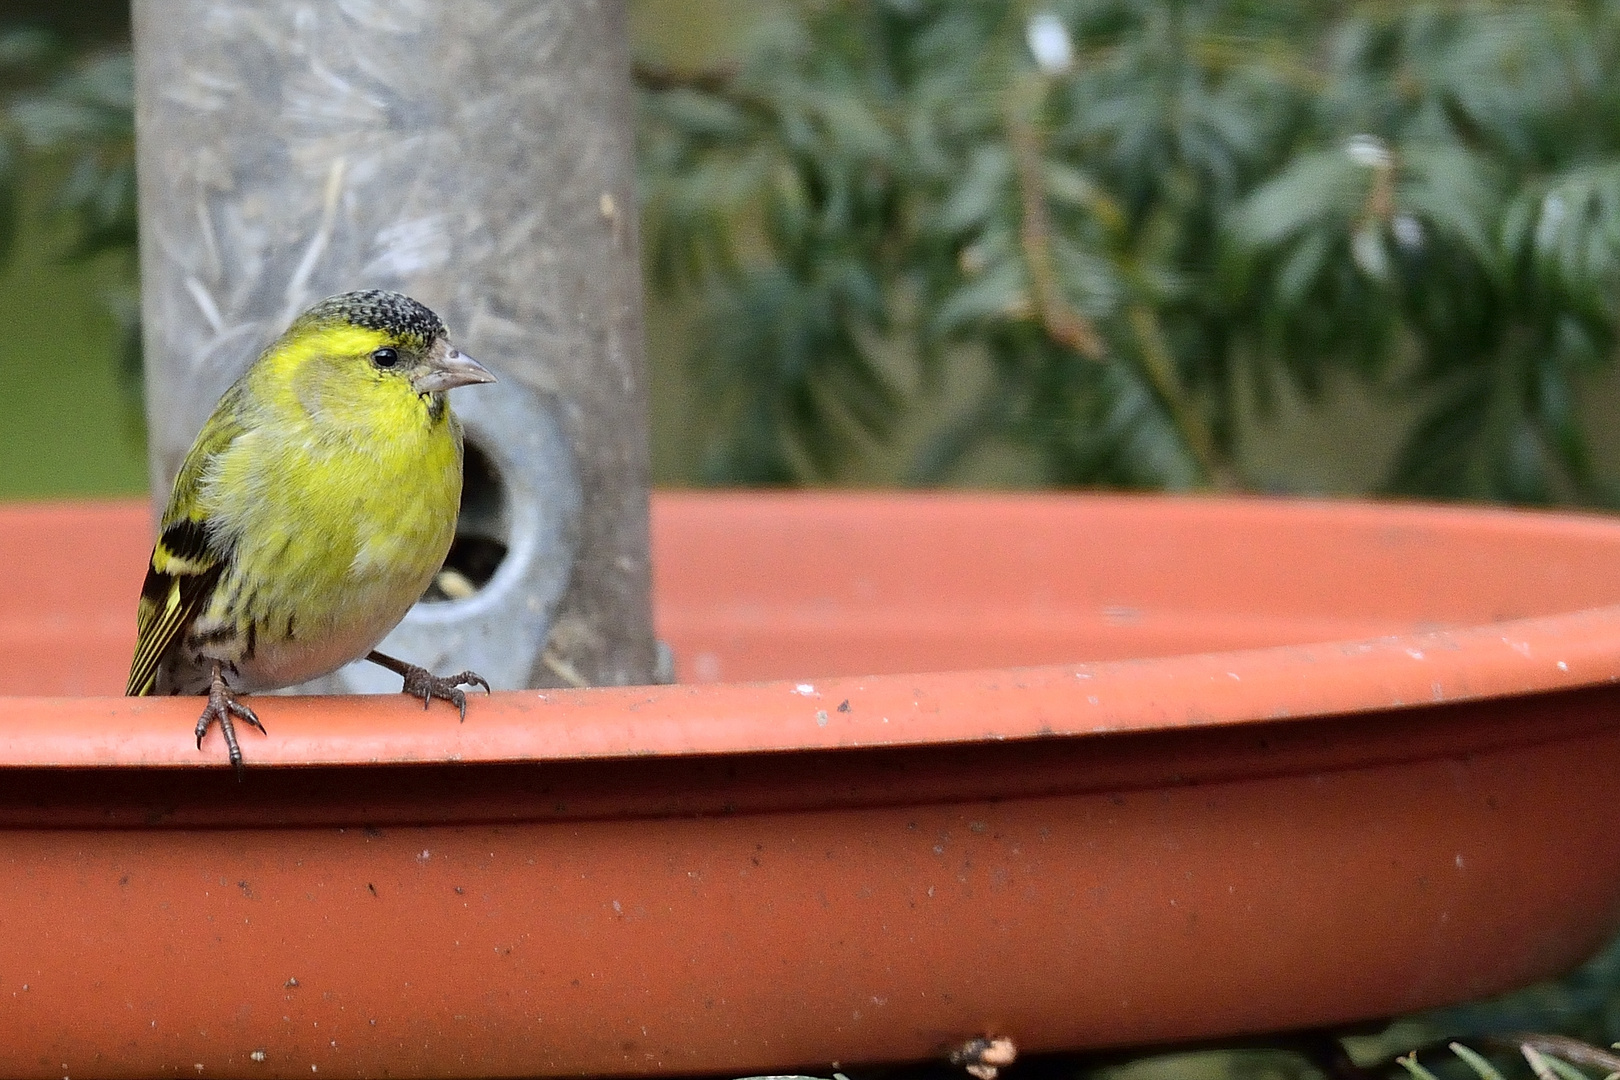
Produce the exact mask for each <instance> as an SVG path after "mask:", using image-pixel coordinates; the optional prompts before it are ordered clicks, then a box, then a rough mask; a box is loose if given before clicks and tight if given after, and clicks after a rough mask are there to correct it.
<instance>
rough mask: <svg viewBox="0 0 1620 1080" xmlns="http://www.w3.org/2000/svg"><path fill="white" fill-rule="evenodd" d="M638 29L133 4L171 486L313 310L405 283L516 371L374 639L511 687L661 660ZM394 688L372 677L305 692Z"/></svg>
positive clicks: (615, 673) (363, 673)
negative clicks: (651, 520) (650, 486)
mask: <svg viewBox="0 0 1620 1080" xmlns="http://www.w3.org/2000/svg"><path fill="white" fill-rule="evenodd" d="M625 20H626V15H625V10H624V4H623V2H622V0H465V2H459V0H458V2H457V3H454V4H425V3H372V2H369V0H368V2H356V3H343V4H307V3H300V2H295V0H136V3H135V5H134V28H135V63H136V131H137V152H138V162H137V164H138V173H139V181H140V213H141V276H142V292H143V309H142V314H143V325H144V331H145V335H146V343H145V344H146V347H145V356H146V370H147V402H148V416H149V421H150V423H149V429H150V433H151V455H152V481H153V497H154V499H155V500H156V501H157V503H158V505H159V506H161V505H162V502H163V499H164V497H165V496H166V495H167V493H168V490H169V485H170V483H171V482H172V480H173V477H174V474H175V472H176V471H177V470H178V468H179V465H180V461H181V459H182V457H183V455H184V453H185V451H186V449H187V448H188V447H189V446H190V445H191V441H192V439H193V437H194V436H195V435H196V433H197V430H198V428H199V427H200V426H201V424H202V422H203V419H204V418H205V417H206V416H207V414H208V412H209V411H210V409H211V408H212V407H213V404H214V402H215V401H216V400H217V399H218V397H219V395H220V393H221V392H222V391H223V390H224V389H225V388H226V387H227V386H228V385H229V384H230V382H231V381H232V380H233V379H235V378H236V376H237V375H238V374H240V373H241V372H242V371H243V370H244V369H245V368H246V366H247V365H248V364H249V363H250V362H251V361H252V359H253V358H254V356H256V355H257V354H258V352H259V351H260V350H261V349H262V348H263V347H264V346H265V345H266V344H268V343H269V342H270V340H271V339H273V338H274V337H275V335H276V334H278V333H279V332H280V331H281V330H282V329H283V328H284V327H285V326H286V324H287V323H288V322H289V321H290V320H291V319H292V317H293V316H294V315H296V314H297V313H298V312H299V311H300V310H302V309H303V308H304V307H305V306H307V305H308V304H309V303H310V302H312V301H314V300H316V299H319V298H320V297H322V296H326V295H330V294H333V293H338V292H344V291H347V290H350V289H355V288H385V289H395V290H398V291H401V292H404V293H407V294H409V295H411V296H414V297H415V298H416V299H418V300H421V301H422V302H423V303H425V304H427V305H428V306H429V307H431V308H433V309H434V310H435V311H436V312H437V313H438V314H439V315H440V316H441V317H443V319H444V320H445V323H446V325H447V326H448V327H449V329H450V332H451V336H452V338H453V339H454V340H455V342H456V343H457V344H458V345H459V346H461V347H462V348H463V349H465V350H466V351H467V352H468V353H470V354H471V355H473V356H475V357H477V358H478V359H479V360H481V361H482V362H484V363H485V364H486V365H487V366H488V367H490V368H491V369H493V370H494V371H495V372H496V373H497V374H498V376H499V377H500V379H501V382H500V383H499V384H498V385H497V386H495V387H490V388H488V390H489V392H488V393H487V394H483V395H473V394H457V395H456V396H455V400H454V402H453V407H454V408H455V410H456V412H457V414H458V415H460V416H461V417H462V418H463V422H464V424H465V425H466V428H467V436H468V441H469V444H470V446H471V447H472V448H473V452H472V454H471V455H470V464H471V465H472V467H473V472H472V474H471V476H470V480H469V484H468V491H467V495H468V497H469V501H468V503H467V507H466V508H467V511H468V512H467V513H466V514H465V515H464V517H463V521H462V524H461V528H460V531H459V533H458V543H457V545H456V547H455V548H454V549H452V553H451V556H450V558H449V560H448V569H449V570H450V571H451V573H450V574H449V575H446V576H444V585H445V587H444V588H443V589H441V590H438V591H437V592H436V594H435V595H434V596H433V599H434V600H435V601H437V602H435V603H428V604H422V605H418V607H417V608H416V610H414V611H413V612H412V613H411V614H410V615H409V616H407V618H406V620H405V622H404V623H403V624H402V625H401V626H400V628H399V629H398V630H397V631H396V632H395V633H394V634H393V635H392V636H390V638H389V639H388V640H387V641H386V642H385V643H384V646H383V647H384V649H386V650H389V651H392V652H395V653H397V654H400V655H404V656H408V657H409V658H411V659H412V660H415V661H416V662H418V663H421V664H424V665H429V666H435V665H436V666H449V667H452V668H453V669H454V670H460V669H461V668H465V667H470V668H473V669H475V670H478V671H480V672H481V673H483V674H484V675H485V676H486V677H488V678H489V679H491V681H492V682H493V683H494V684H495V685H496V686H498V687H508V688H515V687H522V686H533V685H547V684H550V683H553V682H555V681H557V680H558V678H559V676H558V674H557V673H558V672H563V673H566V674H567V675H568V676H569V677H572V678H574V679H576V680H579V681H585V682H590V683H592V684H623V683H637V682H649V681H651V680H652V678H653V674H654V646H653V638H652V632H651V625H650V618H651V616H650V609H649V606H648V599H647V589H648V584H647V573H648V571H647V552H646V544H647V538H646V489H647V461H646V453H647V451H646V405H645V387H644V380H643V375H642V360H641V310H640V267H639V264H638V256H637V243H636V229H635V218H634V214H633V213H632V212H631V207H632V206H633V205H634V203H633V196H632V182H631V181H632V170H633V159H632V147H631V139H632V129H633V124H632V115H633V114H632V102H631V89H630V81H629V57H628V39H627V31H626V25H625ZM543 656H544V657H546V658H547V661H548V662H547V663H542V657H543ZM390 680H392V682H391V681H390ZM392 683H397V678H393V677H390V676H387V673H385V672H382V671H381V670H380V669H372V668H371V667H370V666H368V665H365V664H356V665H351V666H350V667H348V668H345V669H343V670H342V671H340V672H338V673H336V674H335V675H333V676H331V677H329V678H327V679H324V680H320V681H319V682H318V683H315V684H311V685H309V686H306V687H305V688H304V689H306V690H324V691H365V690H381V689H383V688H384V687H385V686H388V687H389V688H395V687H393V686H392Z"/></svg>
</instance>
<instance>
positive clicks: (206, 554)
mask: <svg viewBox="0 0 1620 1080" xmlns="http://www.w3.org/2000/svg"><path fill="white" fill-rule="evenodd" d="M236 396H237V389H236V387H232V388H231V389H230V390H229V391H227V392H226V394H225V396H224V397H223V398H221V399H220V403H219V405H218V406H216V407H215V409H214V415H213V416H211V417H209V418H208V422H207V423H206V424H204V425H203V429H202V432H201V433H200V434H199V435H198V436H197V441H196V442H195V443H193V444H192V447H191V452H190V453H188V454H187V455H186V460H185V463H184V464H183V465H181V467H180V474H179V475H178V476H177V477H175V481H174V493H173V494H172V495H170V496H169V506H168V509H167V510H165V511H164V514H163V532H162V534H161V535H160V536H159V537H158V541H157V543H156V544H155V545H153V547H152V560H151V562H150V563H149V564H148V566H147V569H146V582H145V583H144V584H143V585H142V586H141V600H140V606H139V608H138V609H137V611H136V626H137V628H138V630H137V636H136V639H135V658H134V659H133V660H132V661H131V662H130V665H129V682H128V684H127V685H126V686H125V687H124V693H125V694H126V695H129V696H131V697H139V696H144V695H146V694H150V693H152V692H153V691H154V690H155V689H156V687H157V676H158V668H159V666H160V664H161V663H162V661H163V657H164V656H165V654H167V653H168V651H169V649H170V648H171V647H172V646H173V645H174V644H175V642H177V641H178V640H179V639H180V637H181V635H183V634H184V633H185V632H186V628H187V627H188V626H190V625H191V622H192V620H193V619H195V618H196V617H197V615H198V613H200V612H201V611H202V610H203V609H204V608H205V607H206V606H207V605H208V600H209V597H211V596H212V595H213V592H214V586H215V585H216V584H218V583H219V579H220V575H222V574H223V573H224V572H225V568H226V566H227V565H228V564H229V562H230V552H229V551H228V550H220V549H219V548H218V547H217V546H216V544H215V543H214V542H213V541H212V540H211V539H210V537H209V535H208V525H207V523H206V522H205V521H204V520H203V514H202V509H201V507H199V506H198V489H199V488H200V486H201V484H202V476H203V472H204V470H205V469H206V468H207V467H208V464H209V463H210V462H211V461H213V459H214V458H215V457H216V456H217V455H219V454H220V453H223V452H224V451H225V449H226V448H227V447H229V446H230V444H231V443H232V442H233V441H234V440H235V439H236V437H237V436H238V435H240V434H241V433H242V429H241V426H240V424H239V423H238V422H237V421H236V419H235V413H236V407H235V405H236V402H235V399H236Z"/></svg>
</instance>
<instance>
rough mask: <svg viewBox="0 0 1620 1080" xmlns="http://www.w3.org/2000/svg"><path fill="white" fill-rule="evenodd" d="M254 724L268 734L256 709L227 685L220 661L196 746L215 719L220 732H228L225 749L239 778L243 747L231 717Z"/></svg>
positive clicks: (198, 722) (224, 733)
mask: <svg viewBox="0 0 1620 1080" xmlns="http://www.w3.org/2000/svg"><path fill="white" fill-rule="evenodd" d="M233 716H234V717H235V718H236V719H238V720H242V721H245V722H247V723H249V724H252V725H253V726H254V727H256V728H258V729H259V734H261V735H266V734H269V733H268V732H266V731H265V730H264V725H263V724H261V723H259V718H258V717H257V716H255V715H254V713H253V710H252V709H250V708H248V707H247V706H246V705H244V704H242V703H241V702H240V701H238V700H236V694H235V693H234V692H232V690H231V688H230V687H229V686H226V685H225V677H224V676H223V675H222V674H220V670H219V665H217V664H216V665H215V666H214V680H213V682H211V683H210V684H209V686H208V705H207V707H206V708H204V709H203V711H202V715H201V716H200V717H198V718H197V749H198V750H201V749H202V741H203V736H204V735H207V734H208V728H209V727H210V726H211V725H213V724H214V723H215V722H216V721H217V722H218V724H219V732H220V734H221V735H223V736H225V749H226V751H227V752H228V753H229V754H230V758H231V767H232V768H234V769H235V770H236V778H237V779H238V780H240V779H241V778H242V748H241V747H240V746H239V745H237V742H236V725H235V724H234V723H233V722H232V720H231V718H232V717H233Z"/></svg>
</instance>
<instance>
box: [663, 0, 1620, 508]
mask: <svg viewBox="0 0 1620 1080" xmlns="http://www.w3.org/2000/svg"><path fill="white" fill-rule="evenodd" d="M1032 28H1041V29H1039V30H1037V29H1032ZM1040 33H1043V34H1044V35H1045V38H1046V40H1047V41H1048V42H1049V43H1051V44H1050V45H1049V47H1050V48H1054V49H1056V50H1057V53H1058V54H1060V55H1058V56H1057V58H1056V59H1053V60H1051V61H1050V62H1048V64H1047V65H1046V66H1045V67H1043V66H1042V65H1041V64H1039V63H1037V62H1036V60H1035V57H1034V55H1033V54H1032V51H1031V42H1032V40H1033V39H1032V35H1036V34H1040ZM1617 76H1620V8H1616V7H1615V6H1614V5H1609V4H1602V3H1590V4H1562V5H1560V4H1535V5H1529V4H1422V5H1398V4H1388V3H1382V2H1366V3H1344V4H1335V5H1299V6H1295V5H1280V4H1272V3H1237V2H1229V3H1220V2H1208V3H1167V2H1152V0H1071V2H1061V3H1059V2H1054V3H1051V4H1047V5H1041V6H1033V5H1029V4H973V3H959V2H946V0H889V2H882V0H873V2H867V3H842V4H838V3H827V4H816V5H806V6H804V7H802V8H798V9H792V10H791V12H790V13H788V14H783V15H781V16H780V17H778V18H777V19H774V20H771V21H769V22H768V23H767V24H766V25H764V26H762V27H760V29H759V32H758V33H757V34H756V35H755V37H754V38H753V39H752V40H751V42H750V44H748V45H747V46H746V47H745V48H743V49H742V50H741V51H740V53H739V55H738V58H737V60H736V61H735V62H734V63H733V64H730V65H727V66H722V67H719V68H713V69H698V70H667V69H655V70H644V71H643V72H642V79H641V82H642V84H643V86H644V87H645V88H646V89H645V91H644V96H643V103H644V108H643V117H644V121H643V132H642V143H641V145H642V157H643V181H642V183H643V203H644V220H645V234H644V242H645V245H646V248H647V252H648V262H649V268H650V270H651V281H652V283H653V286H654V287H655V288H656V289H658V290H662V291H665V292H668V293H673V294H676V295H680V296H684V297H685V298H686V299H687V301H688V303H689V304H690V306H691V310H692V311H693V313H694V314H693V320H694V322H693V325H694V327H695V332H696V335H697V343H696V347H695V348H694V350H693V372H694V377H695V378H696V379H697V381H698V385H699V386H700V387H701V388H702V390H701V393H702V398H703V400H704V401H705V403H706V405H707V406H708V407H707V408H706V410H705V413H704V415H703V416H702V417H701V418H700V420H701V426H702V430H703V435H702V441H701V463H700V465H699V468H698V475H699V476H701V477H702V478H703V479H705V480H708V481H711V482H723V483H724V482H755V483H758V482H765V483H794V482H806V481H815V480H823V479H828V478H834V479H836V478H838V477H840V476H841V475H845V474H846V473H847V472H848V471H849V469H850V463H851V461H852V460H854V459H856V458H858V457H860V456H861V455H863V454H870V453H871V452H872V448H873V447H874V446H881V445H883V443H884V441H885V440H887V439H890V438H891V437H892V436H893V435H894V433H895V432H896V430H898V429H899V428H901V427H902V426H904V425H905V424H906V423H907V422H908V421H914V420H915V417H914V416H913V415H912V414H914V413H916V412H917V411H919V410H921V411H927V410H929V409H934V410H935V411H936V412H937V411H938V405H939V398H938V396H937V393H934V392H937V390H938V388H939V387H940V385H941V383H942V382H943V381H945V380H946V379H947V378H948V375H949V372H950V370H951V368H952V366H953V364H954V365H961V364H963V363H964V362H977V363H979V364H982V365H985V366H987V367H988V369H989V377H988V378H985V379H983V380H981V382H980V384H979V385H978V386H977V387H976V388H975V389H974V391H973V392H972V393H970V394H968V395H966V396H965V398H963V399H961V400H958V401H956V402H954V403H951V407H950V409H949V412H948V415H944V416H936V417H935V418H934V419H933V422H932V423H930V424H928V425H927V426H928V427H929V431H928V435H927V438H925V439H923V440H921V441H920V443H918V444H917V445H916V446H914V447H913V448H911V450H910V453H909V455H908V460H907V461H906V462H905V463H904V468H903V470H902V475H903V476H904V477H905V478H907V479H910V480H913V481H916V482H923V483H936V482H949V481H951V480H952V479H953V478H956V477H958V475H959V471H960V470H961V469H962V467H963V464H964V462H965V461H967V460H968V459H969V458H970V457H971V456H972V455H973V454H974V453H975V452H978V451H980V450H981V449H982V448H984V447H986V446H990V445H999V446H1001V447H1005V448H1012V449H1013V450H1015V451H1016V452H1017V453H1018V454H1019V455H1020V460H1021V461H1022V462H1023V463H1024V465H1023V470H1024V474H1025V477H1026V479H1028V480H1033V481H1034V482H1038V483H1044V484H1110V485H1120V486H1132V487H1167V488H1190V487H1203V486H1215V487H1228V488H1230V487H1255V486H1265V478H1264V477H1255V476H1251V475H1246V472H1245V457H1244V454H1243V452H1242V446H1243V442H1244V440H1245V438H1246V437H1248V431H1247V430H1246V429H1247V428H1256V427H1262V426H1264V423H1265V422H1266V420H1267V419H1268V417H1270V416H1271V415H1272V414H1273V413H1274V412H1275V410H1276V409H1277V408H1278V407H1279V400H1280V399H1283V398H1285V397H1286V398H1288V399H1289V400H1294V401H1300V402H1303V403H1304V404H1305V406H1306V407H1307V408H1309V406H1311V405H1312V404H1313V403H1316V402H1319V401H1320V400H1321V399H1322V397H1323V395H1324V393H1325V392H1326V391H1328V390H1330V389H1332V388H1334V387H1336V386H1341V385H1344V384H1345V383H1346V381H1348V382H1350V383H1353V384H1354V385H1355V386H1357V387H1358V388H1359V389H1360V391H1361V392H1364V393H1365V392H1373V393H1374V394H1375V395H1382V396H1384V397H1385V398H1387V399H1390V400H1394V399H1399V400H1400V401H1401V402H1402V405H1401V406H1397V407H1395V408H1392V409H1390V410H1386V413H1387V419H1388V421H1389V422H1391V423H1395V424H1397V425H1398V426H1399V428H1400V430H1399V431H1398V432H1397V436H1398V440H1397V441H1398V444H1399V445H1398V451H1397V452H1396V453H1395V454H1394V455H1393V460H1392V461H1391V462H1390V464H1389V466H1388V468H1387V469H1386V470H1385V472H1384V474H1383V475H1382V476H1381V477H1379V478H1378V479H1377V481H1376V484H1375V485H1373V486H1374V487H1375V488H1376V489H1377V490H1381V491H1386V492H1391V493H1400V494H1412V495H1426V496H1439V497H1461V498H1476V499H1495V500H1505V501H1512V502H1518V503H1548V502H1575V503H1586V504H1596V505H1607V504H1609V503H1611V502H1613V501H1614V498H1615V492H1614V488H1613V485H1612V484H1611V483H1609V482H1607V481H1606V479H1605V478H1604V476H1603V474H1602V472H1601V470H1599V469H1598V468H1596V467H1595V465H1594V459H1593V439H1592V433H1591V431H1590V430H1589V428H1590V427H1591V424H1590V421H1589V420H1588V418H1587V417H1585V416H1583V413H1582V410H1581V408H1580V401H1581V398H1582V395H1583V391H1584V390H1585V389H1586V388H1587V387H1588V385H1589V384H1590V383H1591V380H1592V379H1593V377H1594V376H1595V375H1597V374H1599V373H1601V372H1603V371H1605V370H1606V369H1608V368H1609V367H1611V366H1612V358H1613V351H1614V346H1615V340H1614V339H1615V332H1616V317H1617V314H1620V309H1617V298H1620V292H1617V290H1616V288H1615V286H1616V284H1617V282H1616V271H1617V269H1620V108H1617V106H1620V101H1617V100H1616V94H1617V93H1620V91H1617V89H1616V88H1617V87H1620V78H1617Z"/></svg>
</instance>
